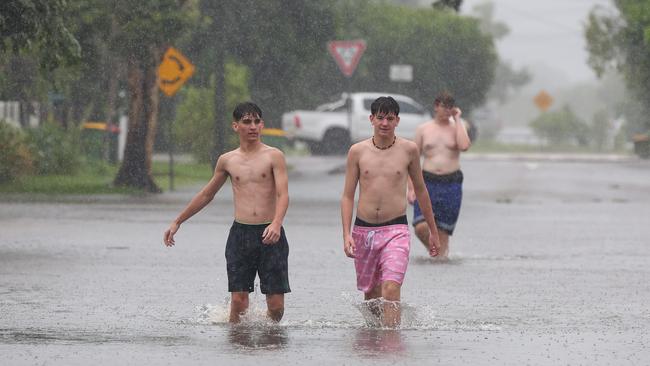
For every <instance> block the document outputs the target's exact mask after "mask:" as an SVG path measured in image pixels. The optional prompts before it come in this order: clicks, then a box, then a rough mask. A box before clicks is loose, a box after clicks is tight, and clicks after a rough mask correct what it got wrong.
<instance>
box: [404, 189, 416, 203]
mask: <svg viewBox="0 0 650 366" xmlns="http://www.w3.org/2000/svg"><path fill="white" fill-rule="evenodd" d="M406 199H407V200H408V201H409V203H410V204H413V203H414V202H415V190H412V189H409V190H408V191H407V192H406Z"/></svg>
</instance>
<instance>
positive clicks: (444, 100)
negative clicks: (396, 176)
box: [408, 92, 471, 259]
mask: <svg viewBox="0 0 650 366" xmlns="http://www.w3.org/2000/svg"><path fill="white" fill-rule="evenodd" d="M433 105H434V109H435V117H434V119H433V120H431V121H429V122H426V123H424V124H422V125H420V126H419V127H418V129H417V130H416V132H415V143H416V144H417V145H418V148H419V149H420V152H421V153H422V155H423V156H424V161H423V163H422V169H423V171H422V174H423V175H424V181H425V183H426V186H427V190H428V192H429V197H430V199H431V205H432V207H433V211H434V212H435V217H436V224H437V225H438V229H439V230H438V233H439V235H440V258H441V259H447V256H448V255H449V236H450V235H452V234H453V232H454V228H455V227H456V221H457V220H458V214H459V213H460V204H461V200H462V195H463V191H462V185H463V172H461V170H460V153H461V151H466V150H467V149H469V147H470V145H471V142H470V138H469V136H468V134H467V129H466V127H465V123H463V120H462V119H461V118H460V116H461V110H460V109H459V108H458V107H456V105H455V101H454V98H453V97H452V96H451V95H450V94H449V93H447V92H443V93H441V94H439V95H438V96H437V97H436V99H435V101H434V104H433ZM408 198H409V202H411V203H413V202H414V201H415V199H416V197H415V193H414V191H413V188H412V186H411V185H410V184H409V194H408ZM413 206H414V207H413V226H415V235H416V236H417V237H418V238H419V239H420V241H421V242H422V243H423V244H424V245H425V246H427V247H428V245H427V240H428V237H429V229H428V227H427V225H426V222H425V221H424V216H423V215H422V213H423V212H424V211H425V210H426V209H425V208H424V206H423V205H422V200H420V199H419V198H418V199H417V201H415V203H414V205H413Z"/></svg>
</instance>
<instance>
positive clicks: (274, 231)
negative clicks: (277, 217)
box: [262, 223, 281, 244]
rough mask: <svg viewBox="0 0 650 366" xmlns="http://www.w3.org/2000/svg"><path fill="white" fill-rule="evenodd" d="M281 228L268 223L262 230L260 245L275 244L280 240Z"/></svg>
mask: <svg viewBox="0 0 650 366" xmlns="http://www.w3.org/2000/svg"><path fill="white" fill-rule="evenodd" d="M280 233H281V226H280V225H277V224H274V223H270V224H269V226H267V227H266V228H264V232H263V233H262V243H264V244H275V243H277V242H278V240H280Z"/></svg>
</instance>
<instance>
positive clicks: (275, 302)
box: [266, 294, 284, 322]
mask: <svg viewBox="0 0 650 366" xmlns="http://www.w3.org/2000/svg"><path fill="white" fill-rule="evenodd" d="M266 308H267V311H266V315H267V316H268V317H269V318H270V319H271V320H273V321H275V322H279V321H280V320H282V316H283V315H284V294H268V295H266Z"/></svg>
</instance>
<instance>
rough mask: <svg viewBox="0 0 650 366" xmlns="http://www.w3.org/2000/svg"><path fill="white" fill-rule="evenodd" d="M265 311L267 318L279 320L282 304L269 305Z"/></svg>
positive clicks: (280, 318) (282, 312) (282, 314)
mask: <svg viewBox="0 0 650 366" xmlns="http://www.w3.org/2000/svg"><path fill="white" fill-rule="evenodd" d="M267 313H268V316H269V318H271V320H273V321H276V322H279V321H280V320H282V316H284V306H281V307H277V308H272V307H270V306H269V309H268V311H267Z"/></svg>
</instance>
